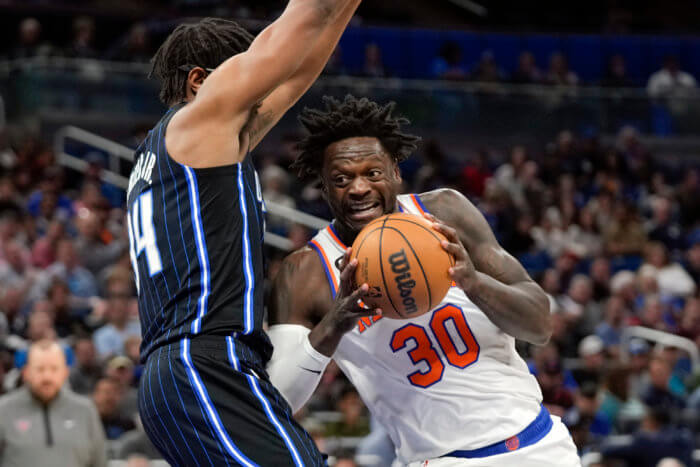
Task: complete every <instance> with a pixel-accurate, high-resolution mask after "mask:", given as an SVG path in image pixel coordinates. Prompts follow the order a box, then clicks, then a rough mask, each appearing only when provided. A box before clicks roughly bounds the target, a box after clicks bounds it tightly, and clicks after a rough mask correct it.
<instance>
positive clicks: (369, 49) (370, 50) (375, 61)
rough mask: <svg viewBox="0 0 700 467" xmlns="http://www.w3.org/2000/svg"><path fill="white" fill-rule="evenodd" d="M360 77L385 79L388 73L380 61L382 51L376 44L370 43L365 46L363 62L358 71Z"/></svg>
mask: <svg viewBox="0 0 700 467" xmlns="http://www.w3.org/2000/svg"><path fill="white" fill-rule="evenodd" d="M360 75H361V76H367V77H369V78H386V77H388V76H389V71H388V70H387V69H386V67H385V66H384V61H383V60H382V49H380V48H379V46H378V45H377V44H374V43H370V44H367V45H366V46H365V61H364V64H363V65H362V70H360Z"/></svg>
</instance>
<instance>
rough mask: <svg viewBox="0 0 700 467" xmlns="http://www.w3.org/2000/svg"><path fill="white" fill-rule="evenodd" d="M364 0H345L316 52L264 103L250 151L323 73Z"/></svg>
mask: <svg viewBox="0 0 700 467" xmlns="http://www.w3.org/2000/svg"><path fill="white" fill-rule="evenodd" d="M360 1H361V0H351V1H346V2H345V3H346V5H345V7H344V9H343V11H342V12H341V14H340V15H338V17H337V19H336V20H335V21H333V22H332V23H330V24H328V25H327V26H326V27H325V29H324V30H323V32H322V33H321V35H320V36H319V38H318V40H317V41H316V43H315V45H314V47H313V49H311V51H310V52H309V54H308V55H307V57H306V59H305V60H304V61H303V62H302V64H301V65H300V66H299V69H298V70H297V71H296V72H295V73H294V74H293V75H292V76H291V77H290V78H289V79H288V80H287V81H285V82H284V83H283V84H281V85H280V86H279V87H278V88H277V89H275V90H274V91H272V93H270V95H269V96H267V97H266V98H265V100H263V102H262V104H261V106H260V109H258V112H257V114H256V115H255V117H254V118H253V121H252V122H251V123H250V125H249V130H248V131H249V135H250V149H253V148H254V147H255V146H257V145H258V143H260V141H261V140H262V139H263V137H264V136H265V135H266V134H267V132H269V131H270V130H271V129H272V127H274V126H275V125H276V124H277V122H278V121H279V120H280V118H282V116H283V115H284V114H285V113H286V112H287V110H289V108H290V107H292V106H293V105H294V104H295V103H296V102H297V101H298V100H299V99H300V98H301V96H303V95H304V94H305V93H306V91H308V90H309V88H310V87H311V85H312V84H313V83H314V82H315V81H316V79H317V78H318V76H319V75H320V74H321V72H322V71H323V69H324V67H325V66H326V63H327V62H328V59H329V58H330V57H331V55H332V54H333V51H334V50H335V48H336V46H337V45H338V41H340V37H341V36H342V35H343V31H345V28H346V27H347V25H348V23H349V22H350V19H351V18H352V15H353V14H354V13H355V10H357V7H358V6H359V5H360Z"/></svg>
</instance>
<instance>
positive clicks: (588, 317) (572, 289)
mask: <svg viewBox="0 0 700 467" xmlns="http://www.w3.org/2000/svg"><path fill="white" fill-rule="evenodd" d="M559 305H560V306H561V310H562V313H564V316H565V317H566V320H567V322H568V323H569V326H572V327H573V328H572V331H573V332H574V333H575V334H578V335H584V336H585V335H586V334H587V333H589V332H593V331H594V330H595V326H596V324H597V323H598V322H599V321H600V317H601V315H602V313H601V310H600V305H599V304H597V303H596V302H594V301H593V286H592V283H591V279H590V278H589V277H588V276H585V275H583V274H576V275H575V276H574V277H573V278H572V279H571V283H570V284H569V288H568V290H567V293H566V294H565V295H563V296H562V297H561V298H560V299H559ZM574 329H575V330H574Z"/></svg>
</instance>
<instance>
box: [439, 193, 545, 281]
mask: <svg viewBox="0 0 700 467" xmlns="http://www.w3.org/2000/svg"><path fill="white" fill-rule="evenodd" d="M438 196H439V201H438V202H436V203H435V204H436V207H437V209H436V211H437V212H436V214H435V216H436V217H438V218H439V219H444V220H445V221H446V222H447V223H449V224H451V225H454V226H455V228H456V229H457V232H458V234H459V237H460V240H461V241H462V244H463V245H464V247H465V248H466V249H467V252H468V253H469V256H470V258H471V260H472V262H473V263H474V267H475V268H476V270H477V271H480V272H482V273H484V274H487V275H489V276H491V277H493V278H494V279H496V280H498V281H500V282H503V283H504V284H514V283H516V282H522V281H530V280H531V278H530V276H529V275H528V274H527V271H525V268H523V267H522V265H521V264H520V263H519V262H518V260H517V259H515V258H514V257H513V256H512V255H511V254H510V253H508V252H507V251H506V250H505V249H504V248H503V247H502V246H501V245H500V244H499V243H498V240H497V239H496V236H495V235H494V233H493V231H492V230H491V226H490V225H489V223H488V222H487V221H486V218H485V217H484V215H483V214H482V213H481V211H479V209H477V207H476V206H474V204H472V202H471V201H469V200H468V199H467V198H466V197H465V196H464V195H462V194H461V193H459V192H457V191H455V190H442V191H441V192H439V194H438Z"/></svg>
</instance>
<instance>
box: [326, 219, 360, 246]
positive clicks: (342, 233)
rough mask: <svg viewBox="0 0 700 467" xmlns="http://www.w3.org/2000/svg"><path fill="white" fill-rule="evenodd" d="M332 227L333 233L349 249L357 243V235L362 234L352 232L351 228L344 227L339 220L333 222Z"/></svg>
mask: <svg viewBox="0 0 700 467" xmlns="http://www.w3.org/2000/svg"><path fill="white" fill-rule="evenodd" d="M332 227H333V231H334V232H335V234H336V235H337V236H338V238H339V239H340V241H341V242H343V245H346V246H348V247H349V246H350V245H352V244H353V242H354V241H355V237H357V234H358V233H360V232H357V231H355V230H352V229H351V228H349V227H346V226H344V225H343V224H342V223H340V222H338V221H337V220H334V221H333V223H332Z"/></svg>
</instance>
